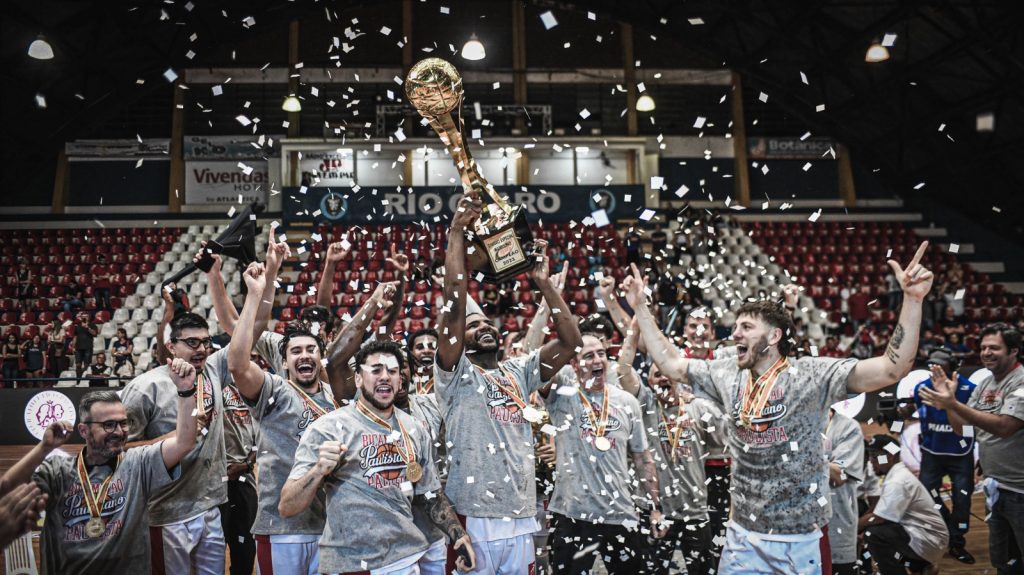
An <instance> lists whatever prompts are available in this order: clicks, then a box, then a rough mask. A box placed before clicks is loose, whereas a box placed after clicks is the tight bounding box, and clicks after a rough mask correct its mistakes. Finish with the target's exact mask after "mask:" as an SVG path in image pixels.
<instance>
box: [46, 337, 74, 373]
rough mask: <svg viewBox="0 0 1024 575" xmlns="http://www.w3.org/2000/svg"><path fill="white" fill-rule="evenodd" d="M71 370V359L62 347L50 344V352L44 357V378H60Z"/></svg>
mask: <svg viewBox="0 0 1024 575" xmlns="http://www.w3.org/2000/svg"><path fill="white" fill-rule="evenodd" d="M69 369H71V358H69V357H68V354H67V350H66V349H65V347H64V346H63V345H58V346H54V345H53V344H50V352H49V355H47V357H46V377H60V376H61V374H63V373H64V372H65V371H67V370H69Z"/></svg>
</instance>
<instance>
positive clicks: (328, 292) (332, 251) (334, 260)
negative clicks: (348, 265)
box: [316, 235, 352, 309]
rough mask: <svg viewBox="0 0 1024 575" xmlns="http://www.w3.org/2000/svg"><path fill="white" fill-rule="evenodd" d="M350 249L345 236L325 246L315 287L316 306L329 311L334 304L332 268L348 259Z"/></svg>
mask: <svg viewBox="0 0 1024 575" xmlns="http://www.w3.org/2000/svg"><path fill="white" fill-rule="evenodd" d="M351 247H352V246H351V244H349V243H348V236H347V235H346V237H344V238H342V240H341V241H340V242H334V243H332V244H331V245H329V246H327V254H326V256H325V257H324V269H323V271H322V272H320V283H318V284H317V286H316V305H322V306H324V307H325V308H327V309H331V306H332V304H334V268H336V267H337V265H338V262H340V261H342V260H344V259H345V258H347V257H348V254H349V248H351Z"/></svg>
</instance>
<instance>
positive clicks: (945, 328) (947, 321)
mask: <svg viewBox="0 0 1024 575" xmlns="http://www.w3.org/2000/svg"><path fill="white" fill-rule="evenodd" d="M939 328H940V329H941V330H942V333H943V335H945V336H947V337H949V335H950V334H953V333H958V334H961V335H963V333H964V331H965V330H964V322H963V320H961V319H960V318H959V317H957V315H956V310H954V309H953V307H952V306H946V309H945V310H944V311H943V312H942V319H940V320H939Z"/></svg>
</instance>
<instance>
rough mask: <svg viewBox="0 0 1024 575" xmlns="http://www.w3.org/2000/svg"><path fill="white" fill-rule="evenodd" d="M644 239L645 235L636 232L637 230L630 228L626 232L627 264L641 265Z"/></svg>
mask: <svg viewBox="0 0 1024 575" xmlns="http://www.w3.org/2000/svg"><path fill="white" fill-rule="evenodd" d="M642 239H643V235H642V234H641V233H640V232H638V231H636V228H634V227H630V228H629V230H628V231H627V232H626V263H627V264H639V263H640V240H642Z"/></svg>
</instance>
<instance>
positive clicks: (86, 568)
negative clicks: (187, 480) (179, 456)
mask: <svg viewBox="0 0 1024 575" xmlns="http://www.w3.org/2000/svg"><path fill="white" fill-rule="evenodd" d="M162 444H163V442H158V443H154V444H153V445H145V446H142V447H135V448H132V449H129V450H128V451H126V452H125V454H124V459H123V460H122V461H121V464H120V465H118V466H117V469H116V470H114V477H113V479H112V480H111V481H110V488H109V489H108V491H107V500H106V502H104V503H102V504H101V512H100V514H101V515H102V517H103V519H104V520H105V521H106V524H107V529H106V531H105V532H104V533H103V535H101V536H100V537H97V538H95V539H93V538H90V537H88V536H86V534H85V524H86V522H87V521H88V520H89V518H90V517H91V515H90V514H89V508H88V507H86V504H85V501H84V500H83V499H82V496H83V493H82V485H81V483H80V482H79V480H78V472H77V467H76V466H77V464H78V457H56V456H55V457H48V458H47V459H46V460H44V461H43V463H42V465H40V466H39V468H38V469H36V471H35V473H34V474H33V476H32V480H33V481H34V482H35V483H36V485H38V486H39V488H40V489H42V490H43V492H44V493H46V494H48V495H49V496H50V498H49V501H47V503H46V522H45V523H44V524H43V534H42V539H41V542H40V555H41V557H42V573H44V574H46V573H52V574H54V575H59V574H63V573H103V574H105V575H117V574H120V573H123V574H125V575H137V574H139V573H149V569H150V564H149V529H148V527H149V511H148V509H147V505H146V500H147V499H148V498H149V496H150V494H151V493H153V491H154V490H156V489H159V488H161V487H164V486H166V485H167V484H169V483H171V482H172V481H174V480H175V479H177V478H178V475H179V473H180V468H179V467H175V468H174V469H173V470H172V471H171V473H168V472H167V468H166V467H164V459H163V456H162V455H161V453H160V446H161V445H162ZM88 473H89V479H90V481H91V483H92V487H93V493H97V492H98V491H99V488H100V484H102V483H103V481H104V480H105V479H106V478H107V477H108V476H110V466H109V465H97V466H96V467H94V468H92V469H91V470H88Z"/></svg>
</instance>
